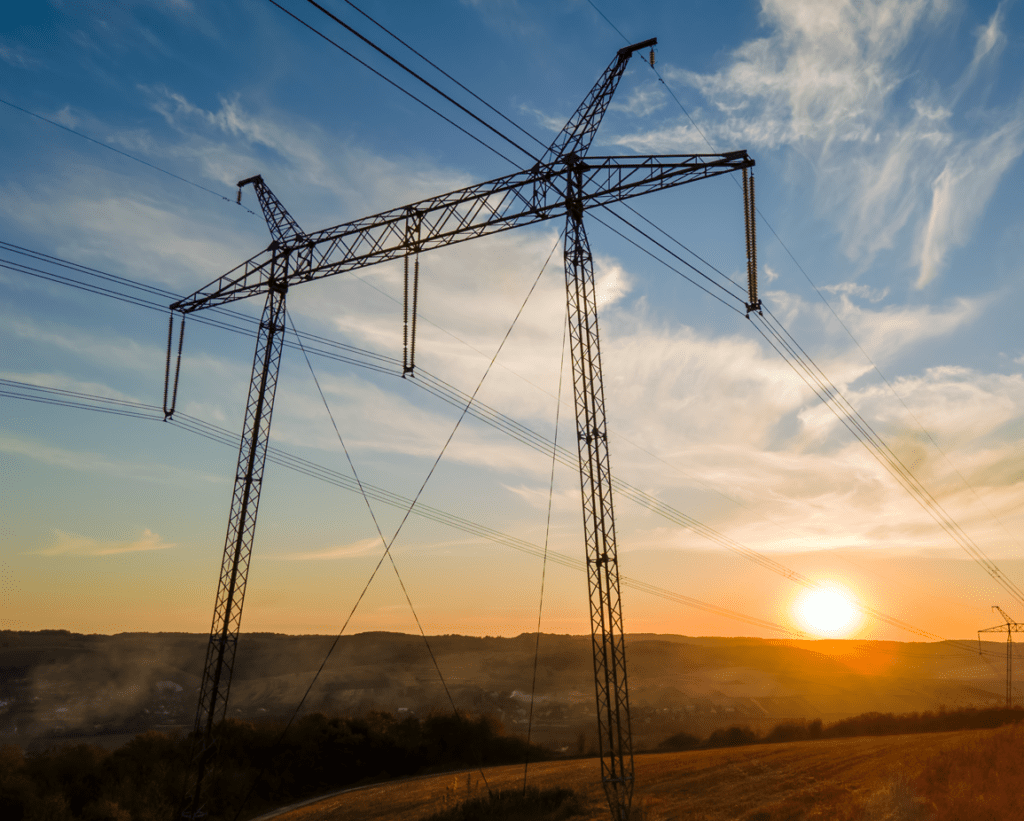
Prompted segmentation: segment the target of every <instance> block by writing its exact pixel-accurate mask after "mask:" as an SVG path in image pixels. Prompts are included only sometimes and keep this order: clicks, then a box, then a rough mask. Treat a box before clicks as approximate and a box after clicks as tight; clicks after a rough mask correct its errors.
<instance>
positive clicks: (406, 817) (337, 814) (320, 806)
mask: <svg viewBox="0 0 1024 821" xmlns="http://www.w3.org/2000/svg"><path fill="white" fill-rule="evenodd" d="M986 732H991V731H988V730H977V731H969V732H963V733H929V734H921V735H906V736H888V737H884V738H851V739H839V740H836V741H803V742H793V743H789V744H766V745H757V746H750V747H736V748H732V749H722V750H700V751H693V752H686V753H660V754H645V755H639V756H637V757H636V784H637V787H636V793H635V798H634V805H638V806H640V807H641V808H642V809H643V810H644V816H645V818H646V819H647V821H657V820H658V819H671V818H680V819H682V818H685V819H688V820H689V821H727V820H728V821H736V820H737V819H749V821H772V819H776V818H780V819H781V818H785V819H794V820H795V819H829V821H841V819H844V818H852V817H856V816H857V814H859V813H858V812H857V809H858V808H859V807H862V806H863V805H864V804H865V803H867V804H871V805H873V806H877V807H878V808H879V809H884V808H885V807H886V806H888V805H889V804H892V803H893V802H899V801H910V800H912V797H911V796H909V795H906V794H904V793H905V790H904V789H903V788H902V787H901V779H900V777H901V775H908V776H909V775H913V774H914V773H915V772H916V771H917V769H918V768H919V767H920V766H921V764H923V762H924V761H925V760H926V759H928V758H930V757H931V756H932V755H934V754H935V753H936V752H938V751H939V750H942V749H945V748H948V747H954V746H957V745H959V744H962V743H963V741H964V740H965V739H966V738H968V737H972V736H974V735H976V734H979V733H986ZM485 774H486V776H487V781H488V783H489V785H490V787H491V789H499V788H509V787H514V786H519V785H521V784H522V778H523V768H522V766H521V765H518V766H507V767H493V768H490V769H487V770H485ZM529 783H530V784H531V785H534V786H537V787H541V788H545V787H555V786H560V787H569V788H571V789H574V790H576V791H577V792H579V793H580V794H582V795H584V796H586V797H587V798H588V799H590V801H591V807H590V810H591V811H590V812H589V813H588V814H587V816H586V818H587V821H590V819H593V820H594V821H597V819H604V818H606V817H607V813H608V810H607V807H606V806H605V804H604V794H603V792H602V790H601V786H600V764H599V762H598V761H597V760H595V759H589V760H582V761H550V762H544V763H540V764H534V765H531V766H530V775H529ZM901 790H902V792H901ZM483 794H486V788H485V787H484V785H483V783H482V780H481V777H480V773H479V772H463V773H459V774H454V775H453V774H447V775H437V776H428V777H423V778H418V779H414V780H404V781H398V782H390V783H387V784H380V785H375V786H370V787H365V788H359V789H355V790H349V791H346V792H344V793H341V794H338V795H335V796H333V797H331V798H327V799H324V800H322V801H319V802H317V803H313V804H310V805H308V806H304V807H299V808H296V809H294V810H291V811H290V812H286V813H284V814H281V815H279V816H277V819H278V821H345V820H346V819H356V818H358V819H365V821H373V820H374V819H382V820H383V819H389V820H390V819H394V820H395V821H416V819H420V818H422V817H424V816H425V815H428V814H430V813H431V812H434V811H436V810H438V809H440V808H442V807H445V806H451V805H452V804H454V803H457V802H458V801H461V800H463V799H465V798H467V797H469V796H479V795H483ZM886 802H888V804H887V803H886Z"/></svg>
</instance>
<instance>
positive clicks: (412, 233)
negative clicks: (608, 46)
mask: <svg viewBox="0 0 1024 821" xmlns="http://www.w3.org/2000/svg"><path fill="white" fill-rule="evenodd" d="M753 164H754V161H753V160H752V159H750V157H749V156H747V153H746V152H745V151H735V152H731V153H728V154H669V155H658V156H625V157H611V156H607V157H588V158H586V159H582V160H581V159H576V158H574V157H569V158H567V159H566V160H560V161H558V162H553V163H547V164H545V165H537V166H534V167H533V168H531V169H529V170H524V171H517V172H515V173H512V174H508V175H506V176H504V177H498V178H497V179H493V180H489V181H487V182H483V183H479V184H477V185H473V186H469V187H467V188H461V189H458V190H456V191H451V192H449V193H447V194H442V195H441V196H438V197H432V198H429V199H425V200H420V201H418V202H414V203H411V204H409V205H404V206H401V207H399V208H393V209H391V210H389V211H383V212H381V213H379V214H374V215H372V216H368V217H363V218H362V219H358V220H354V221H352V222H348V223H343V224H341V225H336V226H333V227H331V228H325V229H323V230H320V231H314V232H310V233H308V234H298V235H297V236H294V237H292V238H282V239H281V240H278V239H276V238H275V242H274V243H272V244H271V246H270V248H268V249H266V250H265V251H262V252H260V253H259V254H257V255H255V256H254V257H251V258H250V259H248V260H246V261H245V262H243V263H242V264H241V265H239V266H238V267H236V268H234V269H233V270H231V271H229V272H228V273H226V274H224V275H223V276H221V277H219V278H218V279H215V280H214V281H213V282H211V283H210V284H209V285H207V286H205V287H204V288H201V289H200V290H198V291H196V292H195V293H194V294H192V295H191V296H188V297H186V298H185V299H183V300H180V301H179V302H176V303H174V304H173V305H172V306H171V309H172V310H175V311H179V312H181V313H185V314H187V313H192V312H194V311H198V310H201V309H203V308H211V307H216V306H218V305H224V304H227V303H229V302H234V301H236V300H239V299H244V298H246V297H249V296H254V295H257V294H264V293H266V292H267V291H268V290H269V289H270V288H271V283H272V275H274V274H275V272H277V271H280V270H282V266H280V265H275V264H274V262H275V261H277V260H280V259H281V258H282V257H291V262H290V264H289V265H288V266H286V270H287V271H288V273H287V275H286V280H285V282H284V283H283V285H284V286H285V287H290V286H292V285H295V284H297V283H300V282H308V281H311V280H314V279H322V278H324V277H327V276H331V275H333V274H339V273H342V272H344V271H351V270H355V269H358V268H365V267H367V266H369V265H375V264H377V263H378V262H386V261H387V260H391V259H397V258H400V257H402V256H404V255H406V254H409V253H414V252H423V251H429V250H432V249H435V248H443V247H445V246H448V245H453V244H455V243H458V242H463V241H465V240H469V239H474V238H476V237H481V236H485V235H487V234H494V233H498V232H501V231H507V230H509V229H511V228H516V227H519V226H522V225H530V224H533V223H537V222H541V221H544V220H548V219H552V218H554V217H561V216H564V215H565V213H566V207H567V201H566V197H567V195H566V191H568V190H569V186H568V184H567V180H566V176H567V175H568V174H573V175H575V176H577V178H578V183H579V184H577V185H574V186H573V188H574V190H577V191H580V202H579V206H581V207H582V208H583V209H588V208H594V207H598V206H603V205H610V204H613V203H615V202H618V201H620V200H623V199H629V198H631V197H637V196H640V195H641V194H646V193H649V192H651V191H656V190H660V189H663V188H672V187H675V186H678V185H682V184H684V183H688V182H694V181H696V180H701V179H708V178H710V177H714V176H718V175H720V174H727V173H729V172H731V171H737V170H739V169H741V168H748V167H750V166H752V165H753ZM413 228H415V229H416V230H412V229H413ZM410 237H415V238H416V240H415V245H413V244H411V240H410ZM280 285H281V283H278V287H280Z"/></svg>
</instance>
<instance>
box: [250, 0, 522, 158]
mask: <svg viewBox="0 0 1024 821" xmlns="http://www.w3.org/2000/svg"><path fill="white" fill-rule="evenodd" d="M267 2H269V3H271V4H272V5H274V6H277V8H279V9H280V10H281V11H283V12H284V13H285V14H287V15H288V16H289V17H291V18H292V19H293V20H295V21H296V22H298V23H300V24H301V25H303V26H305V27H306V28H307V29H309V30H310V31H311V32H313V33H314V34H315V35H317V36H318V37H320V38H321V39H323V40H325V41H326V42H328V43H330V44H331V45H332V46H334V47H335V48H336V49H338V50H339V51H341V52H342V53H344V54H347V55H348V56H349V57H351V58H352V59H353V60H355V61H356V62H357V63H359V64H360V65H361V66H363V67H364V68H366V69H369V70H370V71H371V72H373V73H374V74H376V75H377V76H378V77H380V78H381V79H382V80H384V82H386V83H388V84H389V85H392V86H394V87H395V88H396V89H398V90H399V91H401V92H402V93H403V94H405V95H406V96H407V97H409V98H411V99H413V100H415V101H416V102H418V103H419V104H420V105H422V106H423V107H424V108H426V109H428V110H429V111H432V112H433V113H434V114H436V115H437V116H438V117H440V118H441V119H442V120H444V121H445V122H446V123H448V124H449V125H451V126H454V127H455V128H457V129H458V130H459V131H461V132H462V133H463V134H465V135H466V136H467V137H469V138H470V139H471V140H473V141H474V142H477V143H479V144H480V145H482V146H483V147H484V148H486V149H487V150H488V151H493V152H494V153H495V154H497V155H498V156H499V157H501V158H502V159H503V160H505V161H506V162H508V163H511V164H512V165H516V163H515V162H513V161H512V160H511V159H509V158H508V157H506V156H505V155H504V154H502V153H501V152H500V151H499V150H498V149H497V148H495V147H494V146H493V145H489V144H488V143H486V142H484V141H483V140H481V139H480V138H479V137H477V136H476V135H475V134H472V133H471V132H469V131H467V130H466V129H465V128H463V127H462V126H461V125H459V124H458V123H456V122H455V121H454V120H452V119H450V118H448V117H446V116H445V115H444V114H442V113H441V112H440V111H438V110H437V109H436V108H434V107H433V106H432V105H430V104H429V103H427V102H424V101H423V100H421V99H420V98H419V97H417V96H416V95H415V94H413V93H412V92H411V91H409V90H408V89H406V88H404V87H402V86H401V85H399V84H398V83H396V82H395V81H394V80H392V79H391V78H389V77H387V76H385V75H384V74H382V73H381V72H379V71H377V69H375V68H374V67H373V66H371V65H370V64H369V63H367V62H365V61H364V60H361V59H359V58H358V57H356V56H355V55H354V54H353V53H352V52H351V51H349V50H348V49H347V48H345V47H344V46H343V45H341V44H340V43H338V42H337V41H335V40H332V39H331V38H330V37H328V36H327V35H326V34H324V33H323V32H322V31H320V30H319V29H318V28H316V27H315V26H313V25H311V24H310V23H307V22H306V21H305V20H303V19H302V18H301V17H299V16H298V15H296V14H293V13H292V12H290V11H289V10H288V9H286V8H285V7H284V6H282V5H281V4H280V3H278V2H277V0H267ZM517 167H518V166H517Z"/></svg>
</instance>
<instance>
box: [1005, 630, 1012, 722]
mask: <svg viewBox="0 0 1024 821" xmlns="http://www.w3.org/2000/svg"><path fill="white" fill-rule="evenodd" d="M1012 706H1013V631H1012V630H1010V628H1009V625H1007V628H1006V709H1010V708H1011V707H1012Z"/></svg>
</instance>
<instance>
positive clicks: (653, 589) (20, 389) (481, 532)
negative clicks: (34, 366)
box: [0, 379, 1000, 655]
mask: <svg viewBox="0 0 1024 821" xmlns="http://www.w3.org/2000/svg"><path fill="white" fill-rule="evenodd" d="M0 396H7V397H8V398H14V399H23V400H28V401H38V402H42V403H43V404H51V405H56V406H59V407H65V408H74V409H79V410H89V411H97V412H101V413H114V414H115V415H134V416H136V418H143V419H148V420H152V421H162V418H163V414H162V409H161V408H160V407H159V406H157V405H151V404H146V403H141V402H136V401H132V400H121V399H113V398H110V397H104V396H98V395H95V394H89V393H83V392H80V391H71V390H67V389H59V388H49V387H44V386H39V385H33V384H30V383H25V382H18V381H15V380H9V379H0ZM110 406H113V407H110ZM124 408H131V409H136V411H135V413H133V414H131V413H124V412H123V409H124ZM169 424H170V425H172V426H174V427H176V428H180V429H181V430H184V431H186V432H189V433H192V434H193V435H197V436H200V437H202V438H204V439H207V440H210V441H213V442H216V443H218V444H220V445H223V446H225V447H227V448H237V444H238V442H237V439H238V437H237V436H236V435H235V434H233V433H231V432H230V431H228V430H226V429H225V428H221V427H219V426H217V425H213V424H211V423H209V422H205V421H203V420H201V419H198V418H196V417H194V416H190V415H188V414H185V413H181V412H179V413H177V414H175V417H174V418H173V419H172V420H170V421H169ZM267 458H268V460H269V461H271V462H273V463H275V464H277V465H279V466H281V467H284V468H287V469H288V470H291V471H294V472H296V473H300V474H302V475H304V476H307V477H309V478H312V479H315V480H317V481H322V482H326V483H327V484H331V485H333V486H335V487H338V488H340V489H343V490H347V491H349V492H351V493H356V494H359V493H362V492H365V494H366V495H367V496H368V497H369V498H372V499H375V500H377V501H380V502H382V503H384V504H387V505H389V506H392V507H396V508H399V509H403V510H409V509H410V505H411V502H412V500H411V499H408V498H406V497H403V496H401V495H399V494H396V493H393V492H391V491H388V490H385V489H383V488H380V487H376V486H374V485H371V484H367V483H365V482H363V483H362V490H360V486H359V484H357V483H356V481H355V480H354V479H353V478H352V477H351V476H347V475H345V474H343V473H339V472H338V471H335V470H332V469H330V468H327V467H324V466H323V465H319V464H317V463H315V462H312V461H310V460H308V459H305V458H303V457H300V456H298V455H296V454H293V453H290V452H288V451H285V450H282V449H281V448H278V447H277V446H274V445H271V446H270V447H269V448H268V454H267ZM414 512H415V514H416V515H417V516H419V517H421V518H425V519H428V520H430V521H434V522H437V523H438V524H443V525H446V526H448V527H451V528H454V529H456V530H461V531H463V532H465V533H469V534H471V535H474V536H478V537H480V538H483V539H487V540H488V541H491V542H494V543H496V544H501V545H504V546H505V547H509V548H511V549H513V550H516V551H518V552H521V553H525V554H528V555H532V556H535V557H537V558H543V557H544V555H545V551H544V549H543V547H541V546H539V545H535V544H532V543H530V542H527V541H525V540H522V539H519V538H518V537H515V536H511V535H509V534H507V533H502V532H500V531H497V530H494V529H492V528H489V527H487V526H485V525H481V524H479V523H477V522H473V521H472V520H469V519H465V518H463V517H460V516H457V515H454V514H450V513H447V512H445V511H443V510H440V509H438V508H434V507H431V506H428V505H425V504H423V503H419V504H417V505H416V506H415V511H414ZM383 558H384V557H383V556H382V557H381V561H383ZM547 558H548V561H550V562H552V563H554V564H557V565H559V566H562V567H566V568H568V569H572V570H577V571H580V572H583V571H585V569H586V567H585V564H584V562H583V561H582V560H580V559H578V558H575V557H573V556H568V555H566V554H564V553H560V552H558V551H555V550H550V549H549V550H548V551H547ZM621 581H622V584H623V586H624V587H629V588H631V589H634V590H637V591H640V592H644V593H647V594H649V595H653V596H657V597H659V598H662V599H665V600H667V601H671V602H674V603H677V604H682V605H684V606H686V607H691V608H693V609H697V610H702V611H704V612H707V613H711V614H714V615H719V616H723V617H725V618H729V619H732V620H735V621H740V622H744V623H746V624H750V625H751V626H754V627H760V628H762V629H767V630H771V631H772V632H779V633H783V634H787V635H789V636H791V637H793V638H797V639H804V638H807V636H806V635H805V634H803V633H801V632H800V631H797V630H794V629H792V628H788V627H784V626H782V625H779V624H776V623H774V622H771V621H766V620H764V619H760V618H757V617H755V616H750V615H748V614H745V613H740V612H737V611H734V610H730V609H728V608H725V607H720V606H718V605H714V604H710V603H708V602H705V601H701V600H699V599H694V598H692V597H689V596H685V595H683V594H681V593H677V592H675V591H671V590H667V589H666V588H663V587H658V586H657V585H654V584H651V583H649V582H644V581H640V580H637V579H633V578H630V577H627V576H623V577H622V579H621ZM366 589H367V588H366V587H364V588H363V594H365V592H366ZM361 595H362V594H361ZM861 610H862V612H863V613H864V614H865V615H867V616H870V617H871V618H874V619H876V620H878V621H881V622H883V623H885V624H888V625H889V626H891V627H896V628H898V629H901V630H904V631H905V632H910V633H913V634H915V635H918V636H921V637H922V638H926V639H929V640H932V641H941V642H945V643H948V644H950V645H951V646H952V647H957V648H959V649H962V650H964V652H968V653H970V654H972V655H976V654H977V650H976V649H975V648H974V645H973V644H970V643H965V642H962V641H959V640H955V639H946V638H944V637H943V636H940V635H938V634H936V633H931V632H929V631H926V630H920V629H918V628H916V627H914V626H913V625H910V624H908V623H906V622H902V621H900V620H899V619H895V618H892V617H889V616H887V615H886V614H884V613H882V612H881V611H876V610H873V609H870V608H861ZM353 612H354V611H353ZM346 623H347V622H346ZM988 655H1000V654H992V653H989V654H988Z"/></svg>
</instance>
